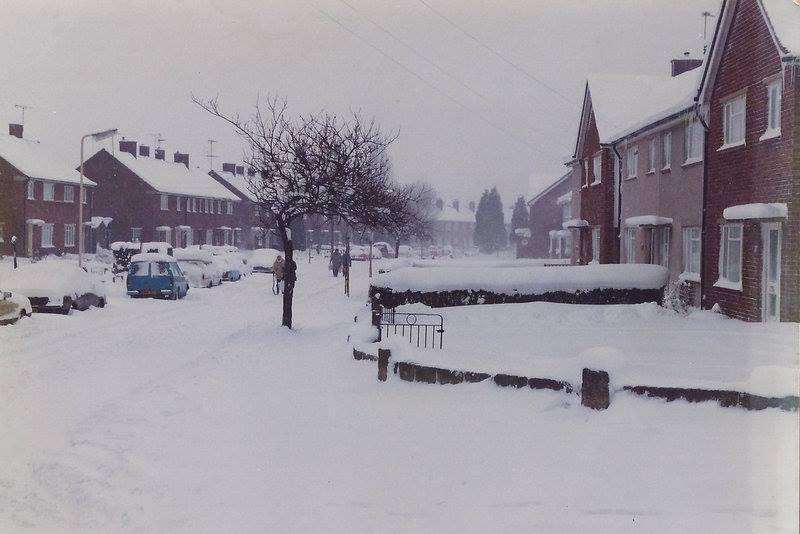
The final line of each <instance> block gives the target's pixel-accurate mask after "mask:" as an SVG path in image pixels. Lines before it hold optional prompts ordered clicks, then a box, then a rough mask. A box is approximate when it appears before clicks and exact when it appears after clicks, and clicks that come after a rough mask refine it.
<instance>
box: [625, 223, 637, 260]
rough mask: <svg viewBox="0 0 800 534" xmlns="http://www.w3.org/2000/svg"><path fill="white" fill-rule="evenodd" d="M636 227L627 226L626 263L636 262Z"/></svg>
mask: <svg viewBox="0 0 800 534" xmlns="http://www.w3.org/2000/svg"><path fill="white" fill-rule="evenodd" d="M636 230H637V228H636V227H628V228H625V235H624V243H625V263H636Z"/></svg>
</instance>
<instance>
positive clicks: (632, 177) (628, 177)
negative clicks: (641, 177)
mask: <svg viewBox="0 0 800 534" xmlns="http://www.w3.org/2000/svg"><path fill="white" fill-rule="evenodd" d="M636 178H637V177H636V176H635V175H634V176H623V177H622V179H623V180H635V179H636Z"/></svg>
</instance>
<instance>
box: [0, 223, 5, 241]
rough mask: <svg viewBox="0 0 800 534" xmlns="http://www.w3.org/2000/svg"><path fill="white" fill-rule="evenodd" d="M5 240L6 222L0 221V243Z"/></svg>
mask: <svg viewBox="0 0 800 534" xmlns="http://www.w3.org/2000/svg"><path fill="white" fill-rule="evenodd" d="M5 242H6V223H4V222H0V243H5Z"/></svg>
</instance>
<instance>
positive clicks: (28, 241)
mask: <svg viewBox="0 0 800 534" xmlns="http://www.w3.org/2000/svg"><path fill="white" fill-rule="evenodd" d="M25 226H26V228H25V249H26V250H25V252H27V256H28V257H29V258H32V257H33V225H32V224H31V223H28V224H26V225H25Z"/></svg>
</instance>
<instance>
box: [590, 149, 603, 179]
mask: <svg viewBox="0 0 800 534" xmlns="http://www.w3.org/2000/svg"><path fill="white" fill-rule="evenodd" d="M592 173H593V174H594V181H593V182H592V183H593V184H599V183H600V182H601V181H602V180H603V153H602V152H598V153H597V154H595V155H594V159H592Z"/></svg>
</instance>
